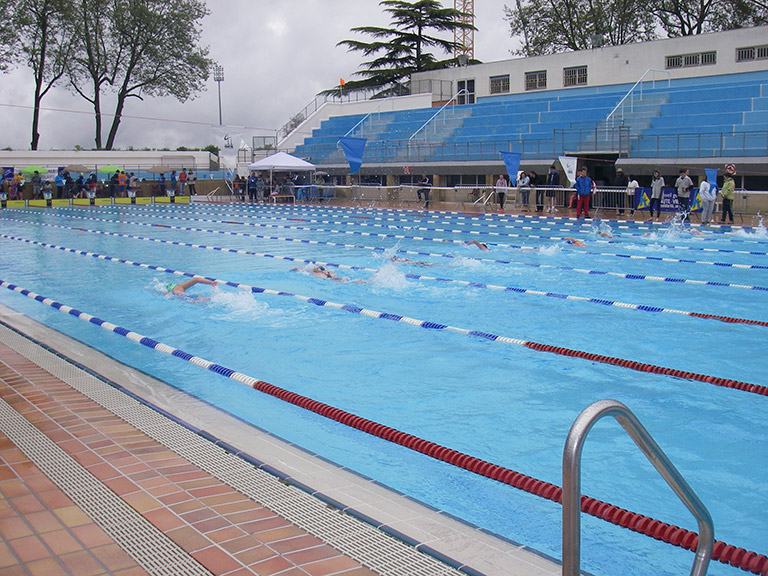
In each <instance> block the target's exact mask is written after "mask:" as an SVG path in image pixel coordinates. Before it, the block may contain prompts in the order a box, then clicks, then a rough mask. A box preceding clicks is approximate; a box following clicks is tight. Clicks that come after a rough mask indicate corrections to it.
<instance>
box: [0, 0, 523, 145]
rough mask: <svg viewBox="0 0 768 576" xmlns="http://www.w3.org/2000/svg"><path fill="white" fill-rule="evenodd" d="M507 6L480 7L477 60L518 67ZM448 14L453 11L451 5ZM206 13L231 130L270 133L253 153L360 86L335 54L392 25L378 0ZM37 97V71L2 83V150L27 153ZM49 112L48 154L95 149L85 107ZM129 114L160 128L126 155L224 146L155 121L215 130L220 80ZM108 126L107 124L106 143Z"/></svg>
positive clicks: (66, 102) (63, 103) (133, 136)
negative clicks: (324, 98)
mask: <svg viewBox="0 0 768 576" xmlns="http://www.w3.org/2000/svg"><path fill="white" fill-rule="evenodd" d="M505 3H509V0H481V1H480V2H476V3H475V18H476V21H475V25H476V26H477V28H478V31H477V32H476V33H475V57H476V58H478V59H479V60H482V61H485V62H489V61H493V60H502V59H505V58H510V57H511V53H510V50H511V49H513V48H514V46H515V45H516V44H515V42H514V40H512V39H511V38H510V36H509V32H508V25H507V23H506V21H505V20H504V5H505ZM443 4H444V5H445V6H452V5H453V2H452V1H451V0H443ZM208 8H209V9H210V12H211V14H210V15H209V16H208V17H207V18H205V20H204V21H203V44H204V45H207V46H209V48H210V56H211V57H212V58H213V59H214V60H216V61H217V62H218V63H220V64H221V65H222V66H223V67H224V82H222V84H221V98H222V110H223V120H224V124H225V125H230V126H248V127H253V128H263V129H265V130H262V131H257V130H249V131H246V141H248V143H250V135H251V134H253V135H258V134H270V133H272V134H274V130H276V129H278V128H280V126H282V125H283V124H285V122H287V121H288V120H289V119H290V118H291V117H292V116H294V115H295V114H296V113H298V112H299V111H301V110H302V109H303V108H304V107H305V106H306V105H307V104H308V103H310V102H311V101H312V100H313V99H314V96H315V94H317V93H318V92H320V91H321V90H325V89H327V88H330V87H333V86H336V85H338V83H339V78H344V79H347V80H348V79H352V74H353V72H355V71H356V70H358V69H359V66H360V63H361V62H362V61H363V56H362V54H360V53H356V52H351V53H348V52H347V51H346V49H345V48H343V47H337V46H336V43H337V42H339V41H341V40H345V39H350V38H355V37H356V36H355V35H354V34H352V33H351V32H350V28H352V27H355V26H387V25H389V18H388V15H387V14H385V13H384V12H383V10H382V7H380V6H379V4H378V0H279V1H277V0H208ZM357 37H358V38H361V39H365V38H366V37H364V36H357ZM369 39H370V38H369ZM32 96H33V84H32V78H31V71H30V70H29V69H26V68H20V69H17V70H16V71H14V72H12V73H10V74H5V75H2V76H0V105H2V106H0V114H2V118H3V121H2V124H0V148H5V147H7V146H9V147H11V148H13V149H14V150H28V149H29V142H30V134H31V119H32V112H31V110H30V109H29V107H30V106H31V104H32ZM8 105H12V106H13V107H9V106H8ZM24 107H26V108H24ZM43 108H48V109H50V110H46V111H44V112H43V113H42V119H41V124H40V130H39V132H40V134H41V138H40V146H39V149H40V150H52V149H72V148H74V147H75V146H76V145H79V146H82V147H83V148H86V149H91V148H93V147H94V132H93V131H94V127H93V116H92V112H91V110H90V109H89V105H88V103H87V102H85V101H84V100H82V99H81V98H80V97H77V96H73V95H71V94H70V93H69V92H68V91H67V90H66V89H64V88H56V89H54V90H53V91H52V92H51V93H49V94H48V95H47V96H46V98H45V99H44V100H43ZM56 110H71V111H79V112H84V114H77V113H72V112H59V111H56ZM104 110H108V111H111V110H109V109H108V108H106V107H105V108H104ZM124 114H126V115H132V116H142V117H150V118H153V119H155V120H139V119H129V118H126V119H124V120H123V121H122V123H121V125H120V130H119V132H118V137H117V142H116V147H118V148H123V149H125V148H128V147H129V146H133V147H134V148H144V147H149V148H162V147H168V148H171V149H174V148H176V147H178V146H188V147H201V146H205V145H207V144H212V143H216V144H218V143H219V142H218V138H217V136H215V134H214V128H213V127H211V126H206V125H200V124H191V123H187V124H185V123H184V122H165V121H158V120H156V119H161V120H179V121H185V122H196V123H200V122H202V123H209V124H211V125H217V124H218V120H219V112H218V93H217V88H216V83H215V82H213V80H210V81H209V82H208V87H207V90H206V91H205V92H203V93H201V94H199V95H198V96H197V98H196V99H195V100H192V101H188V102H186V103H184V104H182V103H179V102H177V101H175V100H173V99H170V98H156V99H150V100H145V101H143V102H140V101H138V100H136V99H129V103H128V105H127V107H126V110H125V112H124ZM110 122H111V119H108V121H106V122H105V125H106V128H105V129H104V134H103V138H104V140H106V136H107V132H108V129H109V123H110Z"/></svg>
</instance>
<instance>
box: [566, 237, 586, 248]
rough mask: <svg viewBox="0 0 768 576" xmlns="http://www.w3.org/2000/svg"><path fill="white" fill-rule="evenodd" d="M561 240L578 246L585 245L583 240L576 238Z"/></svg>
mask: <svg viewBox="0 0 768 576" xmlns="http://www.w3.org/2000/svg"><path fill="white" fill-rule="evenodd" d="M563 240H564V241H565V242H566V243H567V244H573V245H574V246H579V247H580V248H581V247H584V246H586V244H584V242H582V241H581V240H577V239H576V238H563Z"/></svg>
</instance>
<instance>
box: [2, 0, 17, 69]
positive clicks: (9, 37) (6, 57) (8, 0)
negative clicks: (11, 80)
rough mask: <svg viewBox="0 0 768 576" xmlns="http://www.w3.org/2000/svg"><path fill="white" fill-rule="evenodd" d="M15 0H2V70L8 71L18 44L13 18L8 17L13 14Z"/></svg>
mask: <svg viewBox="0 0 768 576" xmlns="http://www.w3.org/2000/svg"><path fill="white" fill-rule="evenodd" d="M12 3H14V4H15V2H13V0H0V14H2V16H3V17H2V18H1V19H0V72H6V71H7V70H8V69H10V68H11V65H12V63H13V55H14V53H15V51H16V47H17V44H18V35H17V34H16V30H14V27H13V20H12V18H9V17H7V15H9V14H11V5H12Z"/></svg>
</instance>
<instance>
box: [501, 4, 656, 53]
mask: <svg viewBox="0 0 768 576" xmlns="http://www.w3.org/2000/svg"><path fill="white" fill-rule="evenodd" d="M504 13H505V16H504V18H505V20H507V21H508V22H509V26H510V31H511V35H512V37H520V36H523V37H524V38H525V41H524V43H523V46H522V48H520V49H519V50H517V51H516V52H517V53H518V54H522V55H524V56H539V55H543V54H555V53H558V52H563V51H570V50H585V49H588V48H591V47H593V44H594V42H595V40H597V39H599V40H600V43H601V44H602V43H605V44H610V45H618V44H628V43H631V42H637V41H644V40H650V39H652V38H653V37H654V24H655V22H654V20H653V17H652V16H651V15H650V14H649V13H648V11H647V10H646V9H645V2H642V1H640V0H613V1H611V0H525V1H522V2H521V1H520V0H518V2H517V5H516V6H515V7H514V8H510V7H509V6H504Z"/></svg>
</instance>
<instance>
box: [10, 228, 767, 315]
mask: <svg viewBox="0 0 768 576" xmlns="http://www.w3.org/2000/svg"><path fill="white" fill-rule="evenodd" d="M72 229H73V230H78V231H81V232H94V233H98V234H106V235H109V236H117V237H120V238H129V239H132V240H142V241H145V242H156V243H159V244H170V245H179V243H178V242H175V241H171V240H164V239H162V238H147V237H145V236H136V235H133V234H121V233H118V232H103V231H100V230H86V229H84V228H72ZM0 238H2V239H5V240H14V241H17V242H23V243H26V244H32V245H34V246H42V247H44V248H54V249H57V250H63V251H65V252H69V253H72V254H81V255H85V256H94V257H100V255H98V254H94V253H92V252H85V251H82V250H78V249H75V248H68V247H66V246H59V245H56V244H49V243H47V242H40V241H37V240H30V239H28V238H23V237H20V236H11V235H8V234H0ZM183 245H184V246H188V247H192V248H204V249H213V250H217V251H221V252H227V253H234V254H243V255H247V256H255V257H259V258H269V259H271V260H285V261H287V262H292V263H295V264H317V265H320V266H327V267H329V268H336V269H341V270H356V271H363V272H371V273H374V274H375V273H377V272H379V269H378V268H367V267H365V266H349V265H347V264H339V263H336V262H326V261H321V260H306V259H302V258H295V257H292V256H281V255H278V254H266V253H262V252H251V251H250V250H238V249H234V248H222V247H218V246H205V245H192V244H183ZM109 258H110V259H111V260H114V261H120V259H119V258H114V257H109ZM405 277H406V279H408V280H417V281H425V280H426V281H432V282H437V283H439V285H440V286H445V285H447V284H456V285H458V286H464V287H467V288H474V289H486V290H498V291H502V292H511V293H513V294H528V295H531V296H544V297H546V298H556V299H558V300H570V301H574V302H584V303H587V304H599V305H600V306H609V307H610V306H612V307H616V308H621V309H624V310H637V311H639V312H650V313H654V314H657V313H662V314H677V315H680V316H690V317H692V318H701V319H705V320H719V321H721V322H727V323H730V324H748V325H752V326H766V327H768V321H763V320H750V319H748V318H736V317H732V316H720V315H717V314H703V313H699V312H689V311H685V310H676V309H674V308H663V307H660V306H647V305H643V304H630V303H627V302H621V301H617V300H607V299H603V298H590V297H588V296H574V295H571V294H563V293H560V292H545V291H542V290H532V289H530V288H520V287H516V286H499V285H495V284H486V283H482V282H470V281H467V280H455V279H453V278H442V277H439V276H426V275H424V274H413V273H407V274H405Z"/></svg>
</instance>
